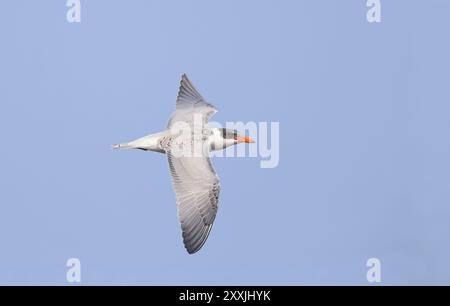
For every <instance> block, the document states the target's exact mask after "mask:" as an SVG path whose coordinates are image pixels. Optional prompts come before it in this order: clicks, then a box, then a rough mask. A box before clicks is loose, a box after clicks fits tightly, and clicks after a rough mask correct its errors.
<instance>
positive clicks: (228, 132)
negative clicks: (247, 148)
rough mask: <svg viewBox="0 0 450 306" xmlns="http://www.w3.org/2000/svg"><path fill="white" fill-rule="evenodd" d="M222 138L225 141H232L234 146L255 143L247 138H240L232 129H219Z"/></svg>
mask: <svg viewBox="0 0 450 306" xmlns="http://www.w3.org/2000/svg"><path fill="white" fill-rule="evenodd" d="M221 132H222V137H223V138H224V139H227V140H234V143H235V144H238V143H241V142H245V143H254V142H255V141H254V140H253V139H252V138H250V137H248V136H241V135H239V134H238V132H237V131H236V130H232V129H221Z"/></svg>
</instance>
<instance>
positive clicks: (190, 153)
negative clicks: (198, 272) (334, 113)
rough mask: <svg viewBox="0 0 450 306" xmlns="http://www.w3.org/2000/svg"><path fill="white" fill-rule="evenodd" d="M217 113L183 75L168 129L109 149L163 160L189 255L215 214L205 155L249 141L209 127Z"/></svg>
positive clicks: (212, 176) (215, 192) (215, 187)
mask: <svg viewBox="0 0 450 306" xmlns="http://www.w3.org/2000/svg"><path fill="white" fill-rule="evenodd" d="M216 112H217V109H216V108H215V107H214V106H213V105H211V104H210V103H208V102H206V100H205V99H204V98H203V97H202V96H201V95H200V93H199V92H198V91H197V90H196V89H195V87H194V85H193V84H192V82H191V81H190V80H189V78H188V77H187V76H186V75H185V74H183V76H182V77H181V82H180V88H179V91H178V97H177V101H176V109H175V112H174V113H173V114H172V116H171V117H170V119H169V123H168V125H167V129H166V130H165V131H162V132H159V133H156V134H151V135H148V136H144V137H142V138H139V139H136V140H134V141H130V142H127V143H121V144H116V145H113V148H115V149H140V150H145V151H154V152H159V153H164V154H166V155H167V160H168V162H169V169H170V174H171V176H172V184H173V188H174V190H175V194H176V202H177V211H178V219H179V221H180V223H181V230H182V236H183V242H184V246H185V248H186V250H187V252H188V253H189V254H193V253H196V252H197V251H198V250H200V249H201V248H202V246H203V245H204V243H205V241H206V239H207V238H208V235H209V233H210V231H211V228H212V225H213V222H214V219H215V217H216V214H217V209H218V203H219V193H220V182H219V177H218V176H217V174H216V172H215V171H214V168H213V166H212V164H211V160H210V157H209V153H210V151H215V150H223V149H225V148H227V147H229V146H232V145H236V144H238V143H253V142H254V141H253V139H251V138H250V137H248V136H241V135H239V134H238V132H237V131H236V130H233V129H226V128H213V127H209V126H208V121H209V119H210V118H211V117H212V116H213V115H214V114H215V113H216Z"/></svg>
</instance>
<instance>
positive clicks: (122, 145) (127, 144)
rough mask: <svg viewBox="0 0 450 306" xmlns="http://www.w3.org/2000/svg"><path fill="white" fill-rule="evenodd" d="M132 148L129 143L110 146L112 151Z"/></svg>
mask: <svg viewBox="0 0 450 306" xmlns="http://www.w3.org/2000/svg"><path fill="white" fill-rule="evenodd" d="M131 147H132V146H131V145H130V144H129V143H119V144H114V145H112V148H113V149H130V148H131Z"/></svg>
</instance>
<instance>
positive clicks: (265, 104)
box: [0, 0, 450, 285]
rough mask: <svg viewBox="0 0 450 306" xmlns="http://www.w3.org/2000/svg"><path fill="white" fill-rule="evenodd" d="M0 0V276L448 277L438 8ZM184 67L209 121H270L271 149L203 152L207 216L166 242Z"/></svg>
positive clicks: (442, 40)
mask: <svg viewBox="0 0 450 306" xmlns="http://www.w3.org/2000/svg"><path fill="white" fill-rule="evenodd" d="M81 3H82V8H81V23H79V24H77V23H68V22H67V21H66V11H67V8H66V6H65V1H64V0H61V1H19V0H14V1H13V0H7V1H2V9H1V14H0V39H1V45H0V136H1V137H0V142H1V150H0V157H1V158H0V196H1V200H0V202H1V204H0V245H1V248H0V283H1V284H67V282H66V271H67V267H66V266H65V264H66V261H67V259H69V258H71V257H75V258H79V259H80V260H81V270H82V284H162V285H164V284H367V281H366V271H367V267H366V261H367V260H368V259H369V258H371V257H376V258H378V259H379V260H380V261H381V265H382V267H381V271H382V284H449V283H450V222H449V217H450V159H449V157H450V138H449V132H450V120H449V118H450V86H449V80H450V59H449V54H450V40H449V37H450V18H449V14H450V2H449V1H447V0H433V1H406V0H396V1H383V0H382V22H381V23H376V24H375V23H368V22H367V20H366V12H367V10H368V8H367V7H366V1H365V0H348V1H335V0H323V1H318V0H314V1H313V0H309V1H300V0H289V1H288V0H284V1H274V0H272V1H266V0H251V1H250V0H248V1H238V0H226V1H225V0H220V1H208V0H195V1H194V0H190V1H181V0H179V1H174V0H169V1H167V0H165V1H162V0H161V1H148V0H140V1H138V0H132V1H124V0H123V1H114V0H111V1H107V0H95V1H86V0H84V1H83V0H82V1H81ZM182 73H187V74H188V75H189V76H190V78H191V79H192V81H193V82H194V84H195V85H196V86H197V88H198V89H199V90H200V92H201V93H202V95H203V96H204V97H205V98H206V99H207V100H208V101H209V102H211V103H213V104H214V105H215V106H216V107H217V108H218V109H219V112H218V113H217V114H216V116H215V117H214V120H216V121H219V122H223V123H224V122H226V121H244V122H247V121H255V122H259V121H277V122H279V123H280V163H279V166H278V167H276V168H274V169H261V168H260V166H259V165H260V164H259V162H260V160H259V159H258V158H216V159H214V160H213V163H214V165H215V168H216V170H217V172H218V174H219V176H220V178H221V182H222V193H221V197H220V208H219V213H218V216H217V219H216V222H215V224H214V227H213V230H212V233H211V236H210V238H209V239H208V241H207V243H206V245H205V246H204V248H203V249H202V250H201V251H200V252H199V253H197V254H195V255H188V254H187V253H186V251H185V250H184V247H183V245H182V241H181V234H180V227H179V224H178V220H177V215H176V204H175V196H174V193H173V191H172V186H171V182H170V175H169V172H168V165H167V161H166V159H165V157H164V156H163V155H161V154H156V153H151V152H142V151H123V152H122V151H113V150H111V149H110V145H111V144H113V143H116V142H120V141H126V140H131V139H134V138H137V137H140V136H143V135H146V134H149V133H152V132H157V131H160V130H162V129H163V128H164V127H165V125H166V123H167V120H168V117H169V115H170V114H171V112H172V111H173V109H174V104H175V97H176V93H177V90H178V83H179V79H180V76H181V74H182Z"/></svg>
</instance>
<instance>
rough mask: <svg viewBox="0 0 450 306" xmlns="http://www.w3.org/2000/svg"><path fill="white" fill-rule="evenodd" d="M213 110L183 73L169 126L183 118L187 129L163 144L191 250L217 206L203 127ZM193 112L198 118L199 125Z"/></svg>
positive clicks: (197, 244)
mask: <svg viewBox="0 0 450 306" xmlns="http://www.w3.org/2000/svg"><path fill="white" fill-rule="evenodd" d="M216 111H217V110H216V108H215V107H214V106H212V105H211V104H209V103H207V102H206V101H205V100H204V99H203V97H202V96H201V95H200V93H199V92H198V91H197V90H196V89H195V87H194V86H193V85H192V83H191V81H190V80H189V79H188V77H187V76H186V75H183V76H182V78H181V84H180V90H179V92H178V98H177V105H176V111H175V112H174V114H173V115H172V117H171V118H170V120H169V124H168V127H169V128H171V127H172V126H173V125H174V124H175V123H176V122H182V123H183V124H185V125H186V126H188V127H189V130H188V132H187V133H186V131H181V133H180V134H177V135H171V136H170V137H167V138H166V139H165V140H164V141H163V143H162V147H163V149H164V150H165V151H166V153H167V158H168V161H169V168H170V173H171V175H172V183H173V187H174V190H175V194H176V198H177V208H178V218H179V220H180V223H181V229H182V232H183V242H184V246H185V247H186V250H187V251H188V253H190V254H193V253H195V252H197V251H198V250H200V248H201V247H202V246H203V244H204V243H205V241H206V239H207V238H208V235H209V232H210V231H211V227H212V225H213V222H214V219H215V217H216V214H217V209H218V203H219V192H220V183H219V178H218V177H217V175H216V172H215V171H214V168H213V166H212V164H211V160H210V158H209V144H208V143H207V139H208V133H209V132H208V131H207V130H205V125H206V123H207V122H208V120H209V119H210V118H211V116H212V115H213V114H214V113H216ZM196 116H198V117H199V118H200V119H201V121H200V126H198V124H197V121H196V120H195V119H194V118H197V117H196ZM183 132H184V133H183ZM198 148H200V149H199V150H198Z"/></svg>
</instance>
